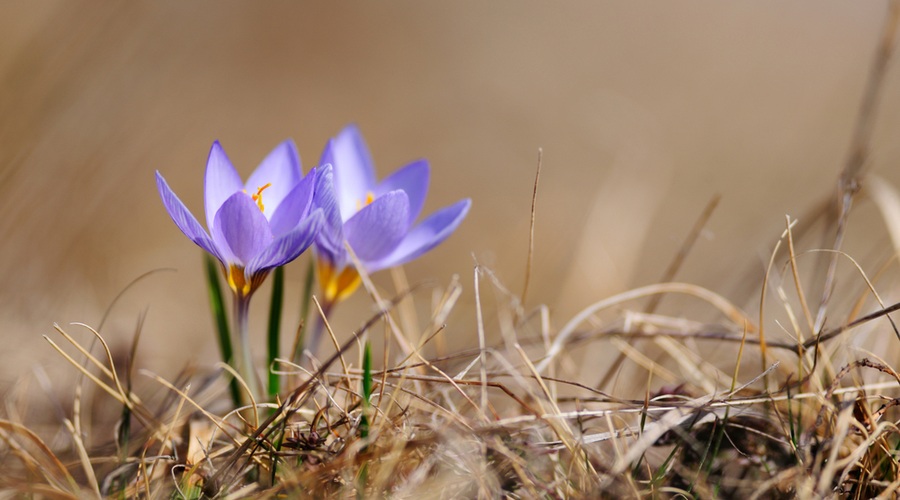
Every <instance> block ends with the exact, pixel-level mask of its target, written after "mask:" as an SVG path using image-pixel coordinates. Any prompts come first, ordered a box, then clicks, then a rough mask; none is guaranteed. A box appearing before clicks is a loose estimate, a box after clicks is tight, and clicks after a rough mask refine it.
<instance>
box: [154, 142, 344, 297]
mask: <svg viewBox="0 0 900 500" xmlns="http://www.w3.org/2000/svg"><path fill="white" fill-rule="evenodd" d="M321 184H328V185H330V184H331V172H330V168H328V167H325V168H320V169H318V171H316V169H314V170H313V171H311V172H310V173H309V175H307V176H305V177H304V176H303V175H302V173H301V170H300V158H299V156H298V155H297V150H296V148H295V146H294V144H293V143H291V142H290V141H285V142H283V143H281V144H280V145H278V146H277V147H276V148H275V149H274V150H272V152H271V153H269V155H268V156H267V157H266V158H265V159H264V160H263V161H262V163H260V164H259V166H258V167H257V168H256V170H255V171H254V172H253V173H252V174H251V175H250V177H249V179H247V183H246V184H244V183H243V182H242V181H241V177H240V175H238V173H237V170H235V168H234V166H233V165H232V164H231V161H230V160H229V159H228V156H226V155H225V151H224V150H223V149H222V146H221V145H220V144H219V142H218V141H216V142H214V143H213V145H212V148H211V149H210V152H209V159H208V160H207V163H206V190H205V199H206V227H207V228H209V232H207V231H205V230H204V229H203V227H202V226H201V225H200V223H199V222H197V219H196V218H195V217H194V216H193V215H192V214H191V212H190V211H189V210H188V209H187V207H185V205H184V203H182V202H181V200H179V199H178V197H177V196H175V193H174V192H173V191H172V189H171V188H169V185H168V184H167V183H166V180H165V179H164V178H163V176H162V175H160V173H159V172H156V185H157V188H158V189H159V195H160V197H162V201H163V204H164V205H165V207H166V210H167V211H168V212H169V215H170V216H171V217H172V220H173V221H175V225H176V226H178V229H180V230H181V232H183V233H184V234H185V235H186V236H187V237H188V238H190V239H191V241H193V242H194V243H196V244H197V245H198V246H200V247H201V248H203V249H204V250H206V251H207V252H209V253H210V254H212V255H213V256H214V257H215V258H216V259H218V260H219V262H221V263H222V267H223V269H224V271H225V276H226V278H227V281H228V285H229V286H230V287H231V289H232V291H234V294H235V297H236V298H237V299H238V300H239V301H240V302H243V303H246V302H247V300H246V299H247V298H249V296H250V295H251V294H252V293H253V292H254V291H255V290H256V289H257V288H258V287H259V285H260V284H261V283H262V282H263V280H264V279H265V277H266V275H267V274H268V273H269V271H270V270H271V269H273V268H275V267H278V266H281V265H284V264H287V263H288V262H290V261H292V260H294V259H295V258H297V256H299V255H300V254H301V253H303V251H304V250H306V249H307V248H308V247H309V246H310V244H312V242H313V240H314V238H315V236H316V233H317V232H318V230H319V228H320V226H321V225H322V222H323V220H324V219H323V215H322V211H321V210H319V209H317V208H315V207H314V206H313V203H312V201H313V195H314V193H315V190H316V189H317V187H318V186H317V185H321Z"/></svg>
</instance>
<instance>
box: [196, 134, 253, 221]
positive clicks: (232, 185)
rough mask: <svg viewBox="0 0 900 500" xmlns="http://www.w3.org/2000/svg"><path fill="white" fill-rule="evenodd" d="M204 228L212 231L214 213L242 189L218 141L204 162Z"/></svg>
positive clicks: (238, 176) (235, 172)
mask: <svg viewBox="0 0 900 500" xmlns="http://www.w3.org/2000/svg"><path fill="white" fill-rule="evenodd" d="M205 184H206V190H205V191H204V198H205V199H206V227H207V228H209V230H210V231H212V228H213V221H214V220H215V217H216V212H218V211H219V208H221V207H222V204H223V203H225V200H227V199H228V198H229V197H231V195H233V194H234V193H236V192H238V191H240V190H242V189H244V183H243V182H241V176H240V175H238V173H237V170H235V169H234V165H232V164H231V160H229V159H228V156H227V155H225V150H224V149H222V145H221V144H219V141H216V142H214V143H213V145H212V148H210V150H209V158H208V159H207V160H206V182H205Z"/></svg>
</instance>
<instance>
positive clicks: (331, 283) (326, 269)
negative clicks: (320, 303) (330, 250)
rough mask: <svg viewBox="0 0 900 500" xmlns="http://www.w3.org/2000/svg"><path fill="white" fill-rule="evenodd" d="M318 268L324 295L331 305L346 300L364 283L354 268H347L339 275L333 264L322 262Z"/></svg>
mask: <svg viewBox="0 0 900 500" xmlns="http://www.w3.org/2000/svg"><path fill="white" fill-rule="evenodd" d="M318 268H319V283H320V284H321V285H322V293H324V294H325V300H326V301H327V302H329V303H332V304H335V303H337V302H340V301H342V300H344V299H346V298H347V297H349V296H350V295H352V294H353V292H355V291H356V289H357V288H359V285H360V283H362V279H361V278H360V277H359V273H358V272H356V268H354V267H353V266H348V267H345V268H344V269H342V270H341V271H340V272H339V273H338V272H335V271H336V270H335V269H334V268H333V267H332V266H331V264H329V263H328V262H325V261H322V260H320V261H319V262H318Z"/></svg>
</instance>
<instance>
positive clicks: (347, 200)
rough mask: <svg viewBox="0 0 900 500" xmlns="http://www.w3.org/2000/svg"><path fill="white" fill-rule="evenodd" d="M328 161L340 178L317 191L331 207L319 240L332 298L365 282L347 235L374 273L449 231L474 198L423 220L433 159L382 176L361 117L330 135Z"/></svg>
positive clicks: (337, 298)
mask: <svg viewBox="0 0 900 500" xmlns="http://www.w3.org/2000/svg"><path fill="white" fill-rule="evenodd" d="M320 165H331V166H332V167H333V169H334V170H333V172H334V183H333V184H332V185H325V186H324V188H323V189H321V190H318V191H317V192H316V204H317V206H319V207H321V208H322V209H323V210H324V212H325V224H324V226H323V227H322V230H321V231H320V232H319V236H318V237H317V238H316V244H315V246H316V254H317V259H318V270H319V280H320V283H321V285H322V288H323V293H324V298H325V302H326V304H334V303H335V302H337V301H340V300H341V299H343V298H345V297H347V296H349V295H350V294H351V293H353V291H354V290H356V288H357V287H358V286H359V283H360V278H359V273H358V271H357V269H356V268H355V267H354V266H353V264H352V262H351V261H350V257H349V255H348V253H347V250H346V247H345V246H344V242H345V241H346V242H347V243H349V245H350V248H352V249H353V252H354V253H355V254H356V256H357V258H358V259H359V261H360V263H361V264H362V266H363V267H364V268H365V271H366V272H367V273H374V272H375V271H378V270H381V269H386V268H389V267H393V266H397V265H400V264H403V263H405V262H409V261H411V260H413V259H415V258H417V257H419V256H420V255H422V254H424V253H425V252H427V251H428V250H431V249H432V248H434V247H435V246H436V245H438V244H439V243H441V242H442V241H444V240H445V239H447V237H448V236H450V234H451V233H453V231H454V230H455V229H456V227H457V226H459V224H460V222H462V220H463V219H464V218H465V216H466V213H468V211H469V207H470V206H471V204H472V202H471V200H468V199H465V200H460V201H458V202H456V203H454V204H453V205H450V206H448V207H445V208H442V209H440V210H438V211H436V212H434V213H433V214H431V215H430V216H428V217H427V218H425V219H424V220H423V221H421V222H420V223H418V224H415V222H416V219H417V218H418V217H419V214H420V212H421V211H422V206H423V205H424V204H425V195H426V193H427V192H428V180H429V173H430V171H429V167H428V162H427V161H425V160H418V161H415V162H413V163H410V164H409V165H407V166H405V167H403V168H401V169H400V170H397V171H396V172H394V173H393V174H391V175H390V176H388V177H387V178H385V179H384V180H382V181H381V182H377V181H376V180H375V169H374V167H373V165H372V159H371V157H370V155H369V151H368V148H367V147H366V144H365V142H364V141H363V138H362V135H361V134H360V132H359V130H358V129H357V128H356V127H355V126H353V125H351V126H348V127H346V128H344V130H342V131H341V133H340V134H338V136H337V137H335V138H333V139H331V140H330V141H329V142H328V145H327V146H326V147H325V151H324V153H323V154H322V160H321V162H320Z"/></svg>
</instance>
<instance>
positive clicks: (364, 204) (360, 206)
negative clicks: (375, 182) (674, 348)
mask: <svg viewBox="0 0 900 500" xmlns="http://www.w3.org/2000/svg"><path fill="white" fill-rule="evenodd" d="M373 201H375V193H373V192H371V191H366V198H365V199H364V200H356V211H357V212H359V211H360V210H362V209H363V207H367V206H369V205H371V204H372V202H373Z"/></svg>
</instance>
